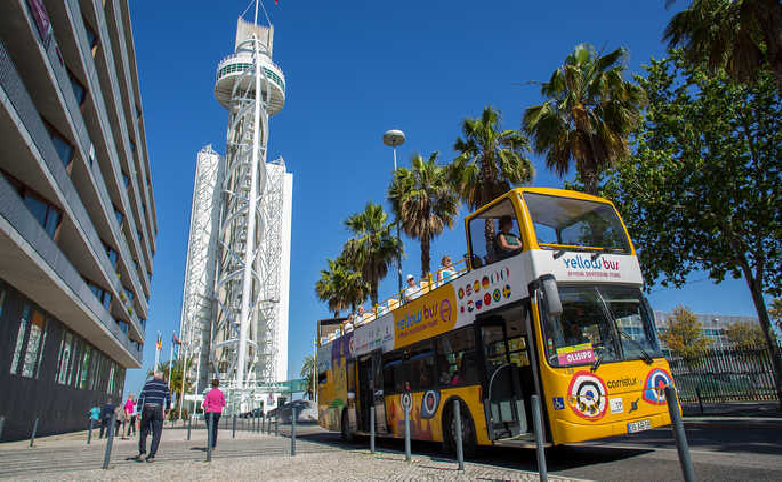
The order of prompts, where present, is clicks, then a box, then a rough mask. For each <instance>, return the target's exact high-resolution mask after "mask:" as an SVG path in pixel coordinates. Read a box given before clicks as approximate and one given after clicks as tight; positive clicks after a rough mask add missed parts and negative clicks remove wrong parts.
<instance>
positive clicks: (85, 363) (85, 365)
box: [77, 345, 92, 389]
mask: <svg viewBox="0 0 782 482" xmlns="http://www.w3.org/2000/svg"><path fill="white" fill-rule="evenodd" d="M91 354H92V350H91V349H90V346H89V345H84V357H83V358H82V360H81V369H80V370H79V371H80V374H79V380H77V384H78V386H77V388H82V389H83V388H87V382H88V381H89V379H88V378H87V376H88V375H89V373H90V356H91Z"/></svg>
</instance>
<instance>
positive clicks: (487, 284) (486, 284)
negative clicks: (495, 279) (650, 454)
mask: <svg viewBox="0 0 782 482" xmlns="http://www.w3.org/2000/svg"><path fill="white" fill-rule="evenodd" d="M483 288H484V289H489V277H488V276H484V277H483Z"/></svg>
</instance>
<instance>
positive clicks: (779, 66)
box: [758, 0, 782, 95]
mask: <svg viewBox="0 0 782 482" xmlns="http://www.w3.org/2000/svg"><path fill="white" fill-rule="evenodd" d="M764 3H765V4H766V5H765V9H767V13H768V15H763V17H764V18H761V19H758V20H760V22H761V25H762V29H763V33H764V34H765V39H766V49H767V58H768V63H769V65H770V66H771V69H772V71H773V72H774V80H775V81H776V86H777V92H779V94H781V95H782V28H780V27H779V26H780V25H782V6H780V5H779V0H765V1H764Z"/></svg>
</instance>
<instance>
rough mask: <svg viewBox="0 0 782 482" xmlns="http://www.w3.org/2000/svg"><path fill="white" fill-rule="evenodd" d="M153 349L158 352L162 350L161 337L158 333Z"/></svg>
mask: <svg viewBox="0 0 782 482" xmlns="http://www.w3.org/2000/svg"><path fill="white" fill-rule="evenodd" d="M155 348H157V349H158V350H162V349H163V337H162V336H160V333H158V335H157V342H155Z"/></svg>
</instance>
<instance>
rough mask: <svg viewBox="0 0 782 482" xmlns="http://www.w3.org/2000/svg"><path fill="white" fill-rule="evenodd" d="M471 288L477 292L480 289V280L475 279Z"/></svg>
mask: <svg viewBox="0 0 782 482" xmlns="http://www.w3.org/2000/svg"><path fill="white" fill-rule="evenodd" d="M472 290H473V291H475V293H476V294H477V293H478V292H479V291H480V290H481V282H480V281H478V280H475V283H473V284H472Z"/></svg>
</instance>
